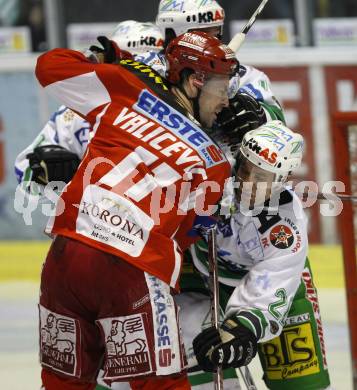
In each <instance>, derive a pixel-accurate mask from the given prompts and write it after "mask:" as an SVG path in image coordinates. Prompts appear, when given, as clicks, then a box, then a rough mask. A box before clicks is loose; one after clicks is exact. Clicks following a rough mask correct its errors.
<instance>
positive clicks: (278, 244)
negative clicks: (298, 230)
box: [270, 225, 294, 249]
mask: <svg viewBox="0 0 357 390" xmlns="http://www.w3.org/2000/svg"><path fill="white" fill-rule="evenodd" d="M270 242H271V243H272V244H273V245H274V246H275V248H278V249H286V248H289V247H291V245H292V244H293V242H294V235H293V233H292V231H291V229H290V228H289V227H288V226H286V225H277V226H275V227H274V228H273V229H272V231H271V232H270Z"/></svg>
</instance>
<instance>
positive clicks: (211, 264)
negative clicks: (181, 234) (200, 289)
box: [208, 226, 223, 390]
mask: <svg viewBox="0 0 357 390" xmlns="http://www.w3.org/2000/svg"><path fill="white" fill-rule="evenodd" d="M208 273H209V287H210V298H211V324H212V326H214V327H215V328H216V329H218V327H219V310H220V306H219V284H218V269H217V246H216V226H215V227H213V228H210V229H209V230H208ZM214 388H215V390H223V372H222V368H220V367H218V368H217V372H215V373H214Z"/></svg>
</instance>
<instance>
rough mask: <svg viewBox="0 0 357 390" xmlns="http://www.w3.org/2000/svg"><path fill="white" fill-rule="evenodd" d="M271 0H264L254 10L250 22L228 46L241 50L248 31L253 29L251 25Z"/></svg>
mask: <svg viewBox="0 0 357 390" xmlns="http://www.w3.org/2000/svg"><path fill="white" fill-rule="evenodd" d="M268 1H269V0H263V1H262V2H261V3H260V5H259V7H258V8H257V9H256V11H255V12H254V14H253V15H252V16H251V18H250V19H249V21H248V23H247V24H246V25H245V26H244V28H243V30H242V31H241V32H240V33H237V34H236V35H235V36H234V37H233V38H232V40H231V41H230V42H229V44H228V46H229V47H230V48H231V49H232V50H233V51H234V52H237V51H238V50H239V48H240V47H241V46H242V44H243V42H244V40H245V37H246V35H247V33H248V31H249V30H250V29H251V27H252V26H253V24H254V23H255V21H256V19H257V17H258V16H259V15H260V14H261V12H262V11H263V9H264V7H265V5H266V3H267V2H268Z"/></svg>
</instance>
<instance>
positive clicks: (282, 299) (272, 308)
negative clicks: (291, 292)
mask: <svg viewBox="0 0 357 390" xmlns="http://www.w3.org/2000/svg"><path fill="white" fill-rule="evenodd" d="M275 296H276V297H278V298H279V300H278V301H276V302H273V303H271V304H270V305H269V308H268V310H269V313H270V314H271V315H272V316H273V317H274V318H276V319H277V320H278V321H280V320H281V319H282V318H283V317H284V315H283V314H281V313H280V312H279V311H278V309H280V308H281V307H283V306H285V305H286V304H287V296H286V291H285V289H284V288H279V290H277V291H276V293H275Z"/></svg>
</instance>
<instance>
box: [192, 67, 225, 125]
mask: <svg viewBox="0 0 357 390" xmlns="http://www.w3.org/2000/svg"><path fill="white" fill-rule="evenodd" d="M228 85H229V77H228V76H221V75H216V76H213V77H211V78H209V79H208V80H207V81H206V82H205V83H204V85H203V86H202V88H201V93H200V96H199V99H198V104H199V110H200V120H201V124H202V125H203V126H204V127H206V128H208V129H209V128H211V127H212V125H213V122H214V121H215V120H216V118H217V115H218V114H219V113H220V112H221V111H222V109H223V108H224V107H228V105H229V101H228Z"/></svg>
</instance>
